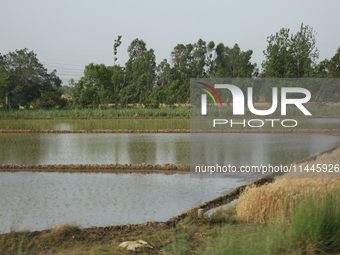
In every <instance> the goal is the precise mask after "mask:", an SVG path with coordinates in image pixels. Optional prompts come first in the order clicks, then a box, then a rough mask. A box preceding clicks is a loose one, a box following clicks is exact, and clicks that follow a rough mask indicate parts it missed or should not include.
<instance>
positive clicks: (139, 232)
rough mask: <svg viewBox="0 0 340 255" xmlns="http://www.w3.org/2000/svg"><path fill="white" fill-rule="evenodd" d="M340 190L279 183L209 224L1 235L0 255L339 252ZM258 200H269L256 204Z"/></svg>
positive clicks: (318, 182) (331, 185) (312, 182)
mask: <svg viewBox="0 0 340 255" xmlns="http://www.w3.org/2000/svg"><path fill="white" fill-rule="evenodd" d="M339 184H340V181H339V179H277V180H276V181H275V182H274V183H273V184H268V185H265V186H262V187H258V188H248V189H247V190H246V191H245V193H244V194H243V195H242V199H240V201H239V203H237V204H236V205H234V206H232V207H229V208H228V209H226V210H219V211H217V212H215V213H214V214H213V215H212V216H211V217H210V218H204V219H198V218H197V216H196V214H191V215H189V216H187V217H186V218H185V219H183V220H181V221H179V222H178V223H177V224H176V225H174V226H169V225H167V224H165V223H150V224H141V225H126V226H113V227H105V228H104V227H101V228H89V229H80V228H79V227H77V226H75V225H64V226H57V227H55V228H52V229H49V230H46V231H41V232H14V231H13V232H11V233H8V234H3V235H0V254H47V253H53V254H66V253H67V254H134V252H132V251H127V250H125V249H121V248H119V247H118V245H119V244H120V243H121V242H124V241H133V240H139V239H141V240H145V241H147V242H148V243H149V244H150V245H151V246H153V249H150V248H139V250H138V253H140V254H159V253H162V254H316V253H318V254H330V253H338V252H340V200H339V198H340V185H339ZM292 187H297V188H296V189H291V188H292ZM297 190H298V192H296V191H297ZM254 194H255V195H258V194H262V196H260V197H257V199H253V198H254ZM245 205H246V206H245ZM254 216H255V217H254Z"/></svg>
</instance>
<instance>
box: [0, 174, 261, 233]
mask: <svg viewBox="0 0 340 255" xmlns="http://www.w3.org/2000/svg"><path fill="white" fill-rule="evenodd" d="M247 178H248V179H245V178H238V179H237V178H228V179H224V178H220V179H206V178H205V179H198V178H190V175H189V174H173V175H165V174H137V173H132V174H105V173H33V172H18V173H6V172H2V173H0V233H6V232H9V231H10V230H11V228H12V229H15V230H24V229H27V230H30V231H34V230H42V229H47V228H50V227H52V226H55V225H58V224H64V223H75V222H76V223H78V224H80V225H81V226H82V227H90V226H110V225H120V224H132V223H144V222H146V221H151V220H156V221H167V220H168V219H169V218H170V217H172V216H174V215H177V214H179V213H181V212H183V211H186V210H188V209H190V208H192V207H193V206H196V205H197V204H200V203H202V202H205V201H207V200H210V199H213V198H215V197H218V196H220V195H221V194H225V193H227V192H229V191H231V190H232V189H233V188H235V187H237V186H239V185H242V184H244V183H245V182H247V181H249V180H251V179H252V178H254V177H253V176H249V177H247Z"/></svg>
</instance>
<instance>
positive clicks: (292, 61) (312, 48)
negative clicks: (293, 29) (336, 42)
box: [262, 24, 319, 78]
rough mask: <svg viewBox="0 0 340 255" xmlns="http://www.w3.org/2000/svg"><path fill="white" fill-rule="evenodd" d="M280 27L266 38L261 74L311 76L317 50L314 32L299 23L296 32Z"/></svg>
mask: <svg viewBox="0 0 340 255" xmlns="http://www.w3.org/2000/svg"><path fill="white" fill-rule="evenodd" d="M289 33H290V30H289V29H287V28H282V29H281V30H280V31H279V32H277V33H276V34H275V35H271V36H269V37H268V38H267V42H268V46H267V49H266V50H265V51H263V53H264V55H265V58H266V59H265V61H264V62H263V63H262V68H263V72H262V76H263V77H273V78H299V77H311V76H312V75H313V70H314V67H315V66H316V59H317V58H318V57H319V50H318V49H317V48H316V38H315V36H316V33H315V32H314V30H313V28H311V27H310V26H308V25H306V26H304V25H303V24H301V27H300V30H299V31H298V32H297V33H296V34H289Z"/></svg>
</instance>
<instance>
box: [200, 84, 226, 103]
mask: <svg viewBox="0 0 340 255" xmlns="http://www.w3.org/2000/svg"><path fill="white" fill-rule="evenodd" d="M197 83H199V84H201V85H203V86H206V87H207V88H209V89H210V90H211V91H212V92H214V94H215V95H216V96H217V98H218V100H219V101H220V104H221V106H222V100H221V98H220V95H219V94H218V93H217V91H216V90H215V89H214V88H213V87H211V86H210V85H208V84H205V83H203V82H197ZM199 89H201V90H203V91H204V92H205V93H207V94H208V95H209V96H210V97H211V98H212V100H214V103H215V105H217V103H216V100H215V98H214V96H213V95H212V94H211V92H210V91H209V90H207V89H204V88H200V87H199Z"/></svg>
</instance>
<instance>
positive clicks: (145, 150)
mask: <svg viewBox="0 0 340 255" xmlns="http://www.w3.org/2000/svg"><path fill="white" fill-rule="evenodd" d="M190 139H191V141H192V142H191V148H190ZM338 144H340V136H335V135H334V136H332V135H322V134H204V135H202V134H0V164H25V165H45V164H47V165H51V164H115V163H117V164H140V163H146V164H166V163H172V164H190V150H191V152H192V153H191V155H192V160H195V162H199V163H200V162H201V161H202V160H204V162H207V163H209V164H210V162H219V164H222V163H223V164H224V163H227V165H228V164H231V165H235V166H241V165H244V164H257V165H259V164H276V165H277V164H288V163H291V162H294V161H296V160H300V159H303V158H306V157H310V156H312V155H314V154H317V153H319V152H321V151H323V150H325V149H327V148H330V147H332V146H335V145H338ZM196 158H197V160H196ZM202 162H203V161H202ZM215 164H216V163H215Z"/></svg>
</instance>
